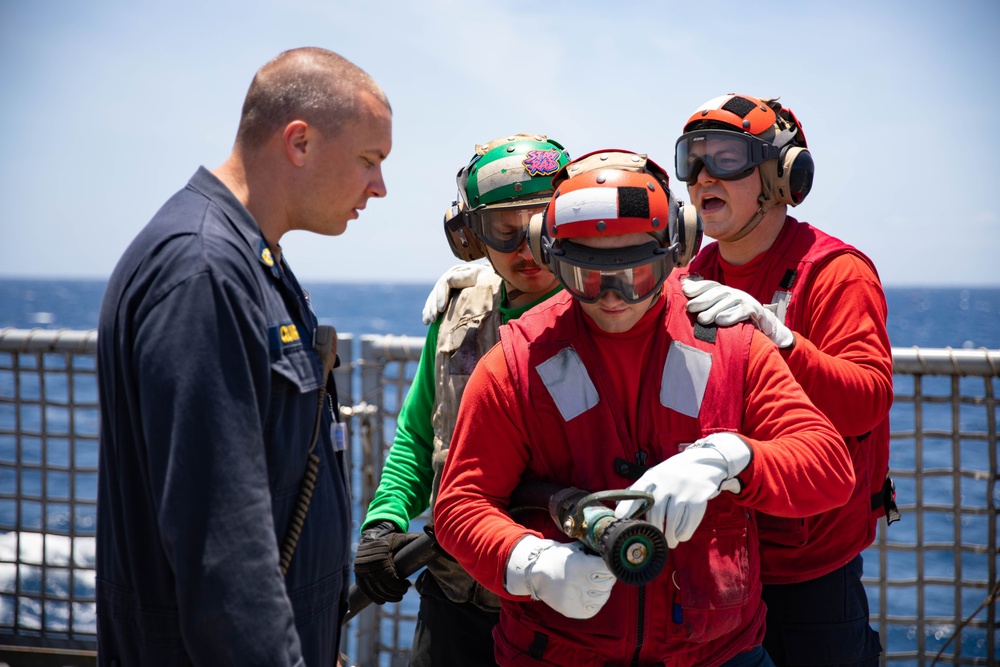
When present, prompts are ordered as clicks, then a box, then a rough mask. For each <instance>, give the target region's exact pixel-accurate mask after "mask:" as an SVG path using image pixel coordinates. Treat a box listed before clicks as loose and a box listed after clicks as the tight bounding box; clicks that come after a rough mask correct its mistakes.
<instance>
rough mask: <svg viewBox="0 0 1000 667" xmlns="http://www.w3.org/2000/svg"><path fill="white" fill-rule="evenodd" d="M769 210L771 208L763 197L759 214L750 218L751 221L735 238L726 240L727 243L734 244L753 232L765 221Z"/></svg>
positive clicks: (758, 209)
mask: <svg viewBox="0 0 1000 667" xmlns="http://www.w3.org/2000/svg"><path fill="white" fill-rule="evenodd" d="M769 208H771V207H770V206H768V205H767V202H766V201H765V200H764V197H763V196H762V197H761V202H760V206H758V207H757V212H756V213H754V214H753V215H752V216H750V219H749V220H747V222H746V224H745V225H743V226H742V227H740V230H739V231H738V232H736V235H735V236H732V237H730V238H728V239H726V242H727V243H732V242H733V241H739V240H740V239H741V238H743V237H744V236H746V235H747V234H749V233H750V232H752V231H753V230H754V229H755V228H756V227H757V225H759V224H760V221H761V220H763V219H764V215H765V214H766V213H767V210H768V209H769Z"/></svg>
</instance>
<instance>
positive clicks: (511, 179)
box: [458, 134, 569, 209]
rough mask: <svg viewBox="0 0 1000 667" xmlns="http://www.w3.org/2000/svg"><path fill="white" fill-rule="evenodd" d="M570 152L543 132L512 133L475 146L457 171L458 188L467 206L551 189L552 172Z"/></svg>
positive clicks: (562, 164) (560, 165)
mask: <svg viewBox="0 0 1000 667" xmlns="http://www.w3.org/2000/svg"><path fill="white" fill-rule="evenodd" d="M567 162H569V155H567V153H566V150H565V149H564V148H563V147H562V145H561V144H559V143H558V142H555V141H552V140H550V139H549V138H548V137H546V136H545V135H544V134H515V135H511V136H507V137H501V138H499V139H494V140H493V141H491V142H489V143H487V144H481V145H478V146H476V154H475V156H473V158H472V160H470V161H469V164H468V166H466V167H465V168H464V169H462V171H460V172H459V173H458V191H459V194H460V195H461V196H462V198H463V199H464V204H465V206H466V207H467V208H469V209H474V208H478V207H480V206H490V205H492V204H497V203H500V202H506V201H510V200H513V199H523V198H532V199H534V198H538V197H539V196H540V195H542V194H548V193H551V192H552V176H553V175H555V173H556V172H557V171H559V170H560V169H561V168H562V167H563V166H565V165H566V163H567Z"/></svg>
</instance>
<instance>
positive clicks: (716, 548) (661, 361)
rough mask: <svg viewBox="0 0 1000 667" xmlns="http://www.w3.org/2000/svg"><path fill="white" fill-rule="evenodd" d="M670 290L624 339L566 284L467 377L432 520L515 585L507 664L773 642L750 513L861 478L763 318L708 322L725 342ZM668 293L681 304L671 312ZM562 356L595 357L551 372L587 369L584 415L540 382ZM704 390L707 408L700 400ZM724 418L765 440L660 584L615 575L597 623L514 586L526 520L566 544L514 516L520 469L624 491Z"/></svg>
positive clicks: (524, 476)
mask: <svg viewBox="0 0 1000 667" xmlns="http://www.w3.org/2000/svg"><path fill="white" fill-rule="evenodd" d="M665 293H666V295H667V297H666V298H665V299H664V298H661V299H660V301H659V303H658V304H656V305H655V306H654V307H653V308H651V309H650V310H649V311H648V312H647V313H646V314H645V315H644V317H643V318H642V320H640V322H639V323H638V324H636V325H635V326H634V327H633V328H632V329H631V330H630V331H628V332H625V333H621V334H609V333H606V332H603V331H601V330H600V329H599V328H598V327H597V326H596V325H595V324H594V322H593V321H592V320H591V319H590V318H589V317H586V316H585V315H584V313H583V311H582V309H581V307H580V304H579V303H578V302H576V301H575V300H573V299H572V298H571V297H570V296H569V295H568V294H563V295H558V296H556V297H553V298H552V299H550V300H549V301H547V302H546V303H545V304H542V305H541V306H539V307H537V308H536V309H535V310H533V311H532V312H530V313H528V314H526V315H525V316H523V317H522V318H521V319H519V320H517V321H516V322H512V323H510V324H509V325H506V326H504V327H503V328H502V329H501V345H500V346H497V347H494V348H493V349H492V350H491V351H490V352H489V353H488V354H487V355H486V356H485V357H483V359H482V360H481V361H480V363H479V365H478V366H477V367H476V370H475V371H474V372H473V374H472V377H471V378H470V380H469V384H468V386H467V387H466V391H465V394H464V396H463V400H462V406H461V408H460V411H459V416H458V423H457V425H456V429H455V434H454V436H453V439H452V445H451V450H450V452H449V455H448V460H447V463H446V465H445V469H444V473H443V479H442V484H441V492H440V495H439V497H438V501H437V505H436V507H435V512H434V521H435V525H436V527H437V535H438V538H439V539H440V541H441V544H442V546H443V547H444V548H445V549H446V550H447V551H448V553H450V554H452V555H453V556H454V557H455V558H456V559H457V560H458V562H459V563H460V564H461V565H462V566H463V567H464V568H465V569H466V570H467V571H468V572H469V573H470V574H472V575H473V576H474V577H475V578H476V579H477V580H478V581H479V582H480V583H482V584H483V585H484V586H486V587H487V588H489V589H490V590H492V591H494V592H495V593H497V594H498V595H500V597H501V620H500V624H499V625H498V626H497V628H496V629H495V630H494V638H495V639H496V657H497V660H498V662H499V663H500V664H501V665H538V664H557V665H573V666H574V667H584V666H589V665H595V666H597V665H599V666H601V667H603V666H604V665H606V664H616V665H617V664H639V665H652V664H659V663H663V664H665V665H669V666H670V667H687V666H688V665H706V666H709V667H711V666H713V665H719V664H721V663H723V662H725V661H726V660H728V659H729V658H731V657H733V656H734V655H736V654H738V653H740V652H742V651H745V650H747V649H749V648H751V647H753V646H756V645H758V644H760V642H761V640H762V638H763V630H764V628H763V620H764V606H763V604H762V602H761V600H760V582H759V578H758V553H757V535H756V527H755V525H754V521H753V512H751V511H748V509H766V510H767V511H769V512H771V513H772V514H776V515H795V516H799V515H802V514H811V513H816V512H822V511H825V510H828V509H830V508H831V507H835V506H837V505H839V504H842V503H843V502H844V501H845V500H846V499H847V498H848V496H849V495H850V492H851V489H852V488H853V486H854V477H853V474H852V471H851V466H850V460H849V458H848V455H847V451H846V449H845V447H844V444H843V441H842V440H841V439H840V438H839V437H838V436H837V434H836V432H835V431H834V430H833V427H832V425H831V424H830V423H829V421H828V420H827V419H826V418H825V417H824V416H823V415H822V414H821V413H820V412H819V411H818V410H817V409H816V408H815V407H814V406H813V405H812V403H810V402H809V400H808V399H807V398H806V396H805V394H804V393H803V391H802V389H801V387H799V385H798V384H796V383H795V381H794V380H793V379H792V377H791V374H790V373H789V371H788V368H787V366H786V365H785V363H784V362H783V361H782V360H781V358H780V356H779V354H778V352H777V349H776V348H775V347H774V346H773V345H772V344H771V343H770V341H768V340H767V339H766V338H765V337H764V336H763V335H762V334H760V333H759V332H757V331H756V330H755V329H753V328H752V327H750V326H748V325H738V326H736V327H733V328H728V329H715V328H712V329H710V330H709V331H710V332H715V333H716V335H717V339H716V341H715V342H714V343H713V342H708V341H706V340H701V339H699V338H696V337H695V335H694V320H693V318H692V317H691V316H690V315H688V314H687V313H686V311H685V310H684V309H683V308H682V307H679V305H680V304H684V303H686V300H685V299H684V296H683V295H682V294H681V293H680V291H679V284H678V283H677V282H676V280H668V282H667V283H666V285H665ZM668 299H669V301H670V302H671V304H674V307H670V308H668V307H665V304H666V302H667V300H668ZM678 350H680V351H678ZM668 352H669V354H668ZM561 355H563V356H562V357H561ZM557 358H563V360H564V361H565V360H566V359H569V360H570V363H568V364H565V363H564V364H563V365H562V366H561V368H562V369H571V368H572V367H573V363H572V360H573V359H574V358H575V360H577V361H579V362H581V364H582V367H583V368H584V369H585V370H584V373H583V375H582V376H574V375H573V373H572V372H569V373H555V374H554V375H553V374H551V373H549V374H548V377H549V380H551V379H552V378H553V377H555V376H558V377H570V378H575V377H583V378H584V379H583V381H582V383H581V384H580V385H579V386H580V387H581V388H583V393H582V394H581V395H583V396H587V397H588V400H585V401H584V403H585V405H589V406H590V407H589V408H586V409H584V410H583V411H582V412H579V413H578V414H575V415H573V412H574V411H573V410H572V407H573V406H572V403H573V401H572V400H571V401H569V403H570V405H569V406H568V407H567V406H563V407H562V411H561V408H560V403H558V401H557V400H556V399H553V394H552V392H551V391H550V390H549V389H548V388H547V386H546V384H545V380H543V378H542V374H541V373H542V371H541V370H539V365H540V364H541V363H542V362H545V361H551V360H553V359H557ZM706 358H709V359H710V361H709V362H708V363H709V364H710V372H709V373H708V374H707V384H705V385H704V391H703V393H699V391H698V390H697V388H696V387H697V385H698V383H697V381H694V382H691V381H692V379H693V378H696V377H697V376H698V375H699V374H698V373H691V374H687V373H689V371H687V370H685V369H688V368H689V366H690V365H691V364H693V365H694V366H696V367H698V366H700V367H701V368H702V369H704V368H705V366H704V364H705V363H706ZM675 362H681V363H675ZM688 382H690V384H687V383H688ZM563 389H566V387H565V386H564V387H563ZM558 393H559V391H558V390H556V394H558ZM569 393H570V394H572V393H573V392H572V391H570V392H569ZM699 395H700V396H701V398H702V400H701V402H700V408H699V407H695V408H693V409H692V404H693V403H697V400H696V398H694V397H697V396H699ZM595 399H596V400H595ZM667 405H673V406H674V407H666V406H667ZM577 407H578V408H579V405H577ZM680 410H683V411H685V412H689V413H692V415H693V416H689V415H688V414H682V413H681V412H680ZM567 417H568V420H567ZM720 430H722V431H739V432H740V433H742V434H744V435H745V436H746V438H747V440H748V441H749V443H750V446H751V447H752V448H753V450H754V456H753V460H752V462H751V464H750V465H749V467H748V468H747V469H746V470H745V471H744V472H743V473H742V474H741V475H740V480H741V482H742V483H743V486H744V488H743V491H742V492H741V493H740V494H739V495H738V496H737V495H733V494H730V493H729V492H723V493H722V494H720V495H719V496H718V497H717V498H715V499H713V500H711V501H710V502H709V505H708V512H707V513H706V516H705V519H704V520H703V522H702V523H701V524H700V526H699V527H698V529H697V530H696V531H695V534H694V536H693V537H692V539H691V540H690V541H688V542H686V543H682V544H681V545H680V546H678V548H677V549H675V550H673V551H672V552H671V554H670V558H669V561H668V563H667V566H666V568H665V569H664V571H663V572H662V573H661V574H660V575H659V576H658V577H657V579H656V580H654V581H653V582H652V583H650V584H648V585H646V586H643V587H633V586H628V585H625V584H622V583H618V584H616V585H615V587H614V589H613V590H612V593H611V597H610V599H609V600H608V602H607V603H606V604H605V606H604V607H603V609H602V610H601V611H600V612H599V613H598V614H597V615H596V616H594V617H593V618H591V619H585V620H577V619H570V618H566V617H564V616H562V615H560V614H559V613H558V612H556V611H554V610H553V609H551V608H550V607H548V605H546V604H545V603H544V602H539V601H533V600H531V599H530V598H528V597H520V596H512V595H511V594H509V593H507V592H506V590H505V588H504V577H505V574H506V566H507V560H508V558H509V556H510V552H511V550H512V549H513V547H514V546H515V544H516V543H517V542H518V541H519V540H520V539H521V538H522V537H524V535H525V534H526V533H530V534H533V535H536V536H543V537H548V538H550V539H557V540H560V541H567V539H568V538H566V537H565V536H563V535H562V534H561V533H560V532H559V531H558V530H557V529H556V528H555V526H554V525H553V523H552V521H551V520H550V519H549V518H548V517H547V516H536V517H531V516H526V515H523V514H522V513H518V514H517V521H515V519H514V518H513V517H512V516H511V514H510V513H509V511H508V506H509V501H510V496H511V493H512V492H513V491H514V489H515V488H516V487H517V485H518V484H519V483H520V482H521V481H522V480H525V481H533V480H539V481H548V482H555V483H558V484H561V485H565V486H575V487H578V488H581V489H585V490H587V491H600V490H607V489H623V488H627V487H628V486H629V485H630V484H631V483H632V481H633V480H632V479H630V478H628V477H626V476H623V475H622V474H620V471H622V470H623V464H626V465H625V467H626V468H627V464H628V463H636V462H639V463H644V464H645V465H647V466H653V465H655V464H657V463H659V462H661V461H663V460H664V459H666V458H668V457H669V456H671V455H673V454H675V453H676V452H677V451H678V449H679V446H682V445H683V444H685V443H691V442H693V441H695V440H697V439H699V438H700V437H703V436H705V435H707V434H708V433H710V432H713V431H720ZM803 499H805V501H804V502H803ZM532 656H534V657H532Z"/></svg>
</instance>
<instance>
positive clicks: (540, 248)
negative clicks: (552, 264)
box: [526, 206, 549, 269]
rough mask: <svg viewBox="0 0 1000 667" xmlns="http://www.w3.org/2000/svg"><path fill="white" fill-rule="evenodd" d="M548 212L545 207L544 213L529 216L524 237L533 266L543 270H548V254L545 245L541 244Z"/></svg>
mask: <svg viewBox="0 0 1000 667" xmlns="http://www.w3.org/2000/svg"><path fill="white" fill-rule="evenodd" d="M548 210H549V207H548V206H546V207H545V210H544V211H542V212H541V213H536V214H534V215H533V216H531V219H529V220H528V233H527V237H526V238H527V241H528V250H530V251H531V258H532V259H534V260H535V264H537V265H538V266H540V267H542V268H543V269H548V268H549V253H548V251H546V250H545V244H544V243H543V242H542V237H544V236H545V214H546V213H547V212H548Z"/></svg>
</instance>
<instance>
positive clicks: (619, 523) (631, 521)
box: [344, 482, 667, 623]
mask: <svg viewBox="0 0 1000 667" xmlns="http://www.w3.org/2000/svg"><path fill="white" fill-rule="evenodd" d="M622 500H641V501H642V502H640V503H638V506H637V508H636V510H635V511H634V512H633V513H632V515H631V516H629V517H624V518H621V519H619V518H617V517H616V516H615V512H614V509H612V508H610V507H608V505H607V504H606V503H612V502H614V503H617V502H619V501H622ZM652 503H653V497H652V496H651V495H650V494H648V493H644V492H642V491H630V490H627V489H624V490H612V491H599V492H597V493H587V492H586V491H583V490H581V489H577V488H574V487H569V488H564V487H562V486H559V485H557V484H551V483H548V482H526V483H522V484H521V485H520V486H518V487H517V488H516V489H515V490H514V493H512V494H511V497H510V508H509V510H510V512H511V514H512V515H517V514H518V513H520V512H524V511H530V510H542V511H547V512H548V513H549V516H550V517H551V518H552V521H553V522H554V523H555V524H556V526H558V528H559V530H561V531H562V532H563V533H564V534H565V535H567V536H568V537H572V538H574V539H576V540H579V541H580V542H582V543H583V544H584V545H585V546H586V547H587V549H588V550H589V551H591V552H593V553H595V554H596V555H598V556H600V557H601V558H602V559H603V560H604V562H605V564H606V565H607V566H608V569H609V570H611V572H612V574H614V575H615V577H616V578H617V579H618V580H619V581H621V582H623V583H625V584H628V585H630V586H642V585H644V584H648V583H649V582H651V581H652V580H653V579H655V578H656V577H657V575H659V574H660V572H661V571H663V567H664V566H665V565H666V564H667V540H666V538H665V537H664V536H663V533H662V532H661V531H660V529H659V528H657V527H656V526H654V525H653V524H651V523H649V522H647V521H642V520H641V519H637V518H635V517H637V516H639V515H641V514H643V513H644V512H645V511H646V510H647V509H649V507H650V506H651V505H652ZM440 555H441V552H440V551H439V550H438V548H437V545H436V542H435V541H434V538H433V537H431V536H430V535H428V534H426V533H421V534H420V535H419V536H418V537H417V538H416V539H414V540H413V541H412V542H410V543H408V544H407V545H406V546H404V547H403V548H402V549H400V550H399V551H398V552H397V553H396V554H395V555H394V556H393V558H392V562H393V565H394V566H395V568H396V573H397V574H398V575H399V577H400V578H401V579H406V578H408V577H410V576H411V575H413V574H414V573H415V572H417V571H418V570H420V569H421V568H422V567H424V566H425V565H427V564H428V563H430V562H431V561H433V560H434V559H436V558H438V557H439V556H440ZM369 604H371V600H369V599H368V597H367V596H365V594H364V593H362V592H361V591H360V590H359V589H358V587H357V585H356V584H355V585H353V586H351V588H350V591H349V593H348V612H347V616H346V618H345V619H344V623H347V622H348V621H350V620H351V619H352V618H354V617H355V616H357V615H358V614H359V613H360V612H361V610H362V609H364V608H365V607H367V606H368V605H369Z"/></svg>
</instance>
